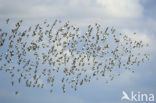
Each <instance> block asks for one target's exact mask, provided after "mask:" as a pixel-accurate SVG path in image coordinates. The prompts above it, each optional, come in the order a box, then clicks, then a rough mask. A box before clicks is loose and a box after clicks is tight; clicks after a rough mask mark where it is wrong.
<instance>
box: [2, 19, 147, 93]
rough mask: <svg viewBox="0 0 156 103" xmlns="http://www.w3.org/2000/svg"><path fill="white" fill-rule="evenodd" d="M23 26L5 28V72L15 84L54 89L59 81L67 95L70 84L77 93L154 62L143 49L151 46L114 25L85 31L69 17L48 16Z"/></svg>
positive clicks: (8, 20) (3, 51)
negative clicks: (94, 81) (50, 19)
mask: <svg viewBox="0 0 156 103" xmlns="http://www.w3.org/2000/svg"><path fill="white" fill-rule="evenodd" d="M10 22H11V20H10V19H7V20H6V21H5V23H6V25H9V23H10ZM22 24H23V21H22V20H19V21H18V22H17V23H16V24H15V25H13V26H12V27H11V29H10V30H5V29H6V28H4V29H2V28H1V29H0V70H1V71H5V72H7V73H9V75H10V77H11V85H12V86H15V84H18V83H22V85H24V86H26V87H29V88H30V87H37V88H45V87H46V88H47V87H48V88H49V90H50V93H52V92H53V90H54V89H53V88H54V84H61V88H62V91H63V92H64V93H65V92H66V87H71V88H73V89H74V90H75V91H76V90H77V89H78V87H79V86H81V85H83V84H85V83H88V82H91V80H92V79H93V78H95V79H97V80H98V79H99V78H101V77H104V78H105V77H107V80H106V83H108V82H109V81H111V80H113V79H114V77H115V76H119V75H120V73H121V72H122V71H123V70H125V69H126V70H130V71H132V72H134V68H135V66H138V65H140V63H141V62H143V63H144V61H145V60H149V54H147V53H144V52H143V51H142V50H143V49H144V48H146V47H148V44H144V43H143V41H137V40H134V39H132V38H130V37H129V36H128V35H124V34H121V33H119V34H117V33H115V29H114V28H113V27H112V28H109V27H106V29H103V28H102V27H101V25H99V24H98V23H95V24H94V25H88V29H87V32H84V33H82V32H80V29H79V28H78V27H76V26H73V25H71V24H70V23H69V21H67V22H65V23H63V22H62V21H59V20H55V21H54V22H53V23H52V24H49V23H48V21H47V20H45V21H43V22H42V23H41V24H37V25H35V26H29V27H28V28H26V26H25V27H24V26H22ZM9 27H10V25H9V26H8V28H7V29H9ZM6 31H7V32H6ZM135 35H136V34H135V33H134V36H135ZM15 94H16V95H17V94H18V91H16V92H15Z"/></svg>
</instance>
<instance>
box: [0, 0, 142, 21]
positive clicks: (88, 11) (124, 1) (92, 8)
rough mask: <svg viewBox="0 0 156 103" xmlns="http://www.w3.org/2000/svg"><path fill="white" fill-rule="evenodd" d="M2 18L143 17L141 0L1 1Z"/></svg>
mask: <svg viewBox="0 0 156 103" xmlns="http://www.w3.org/2000/svg"><path fill="white" fill-rule="evenodd" d="M0 2H1V5H0V14H1V15H0V16H1V17H22V18H28V17H29V18H32V17H36V18H38V17H52V16H55V17H57V16H67V17H69V16H70V17H72V18H77V17H83V18H84V17H86V18H88V17H91V18H94V17H96V18H100V17H117V18H138V17H141V16H142V10H143V8H142V6H141V4H140V3H139V0H115V1H114V0H96V1H93V0H68V1H67V0H62V1H61V0H58V1H55V3H54V0H52V1H49V0H45V1H44V2H41V1H40V0H34V1H31V0H24V1H22V2H21V1H19V0H15V1H14V4H12V3H10V1H9V0H1V1H0Z"/></svg>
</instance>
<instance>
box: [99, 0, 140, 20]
mask: <svg viewBox="0 0 156 103" xmlns="http://www.w3.org/2000/svg"><path fill="white" fill-rule="evenodd" d="M97 3H98V4H100V5H102V6H103V10H104V11H105V12H106V13H107V14H108V15H110V16H115V17H119V18H138V17H141V16H142V11H143V8H142V6H141V4H140V3H139V0H97Z"/></svg>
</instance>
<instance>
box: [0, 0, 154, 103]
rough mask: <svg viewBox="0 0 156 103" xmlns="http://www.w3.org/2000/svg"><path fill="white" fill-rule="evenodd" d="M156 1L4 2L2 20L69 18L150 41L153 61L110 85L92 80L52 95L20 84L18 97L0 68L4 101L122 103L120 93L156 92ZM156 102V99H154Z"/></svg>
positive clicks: (30, 21)
mask: <svg viewBox="0 0 156 103" xmlns="http://www.w3.org/2000/svg"><path fill="white" fill-rule="evenodd" d="M155 5H156V1H155V0H44V1H43V0H0V27H3V25H2V24H1V22H4V20H5V19H7V18H11V19H12V20H13V21H16V20H19V19H23V20H24V23H25V24H28V25H31V24H35V23H38V22H39V23H40V22H42V21H43V20H44V19H48V20H49V21H54V20H55V19H60V20H62V21H68V20H69V21H70V23H71V24H73V25H76V26H78V27H80V28H81V30H82V31H85V30H87V26H88V25H89V24H94V23H96V22H97V23H99V24H101V25H102V27H107V26H109V27H112V26H113V27H114V28H115V29H116V31H118V32H121V33H124V34H127V35H131V34H132V33H134V32H136V34H137V37H136V38H135V39H139V40H142V41H143V42H146V43H149V44H150V50H148V52H149V53H150V55H151V58H150V61H148V62H146V63H143V64H141V65H140V66H139V67H136V68H135V73H131V72H129V71H124V72H123V73H122V74H121V76H120V77H117V78H115V79H114V80H113V81H111V82H109V83H108V84H106V83H105V82H104V81H103V79H100V80H98V81H97V80H93V81H92V82H91V83H88V84H85V85H84V86H82V87H80V88H79V89H78V91H76V92H75V91H67V93H62V92H60V91H59V90H58V92H57V90H56V91H55V93H54V94H50V93H49V92H48V90H47V89H46V88H45V89H33V88H25V87H21V86H19V87H16V88H19V89H20V90H21V91H22V92H21V93H20V94H19V95H18V96H15V95H14V92H13V90H14V88H12V87H11V85H10V82H9V81H10V78H9V75H8V74H7V73H4V72H1V71H0V103H122V101H121V97H122V91H126V92H127V93H128V94H129V93H130V92H131V91H135V92H136V93H137V92H141V93H152V94H154V95H155V96H156V79H155V78H156V75H155V74H156V46H155V44H156V41H155V39H156V34H155V33H156V29H155V28H156V13H155V12H156V6H155ZM152 103H156V102H152Z"/></svg>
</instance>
